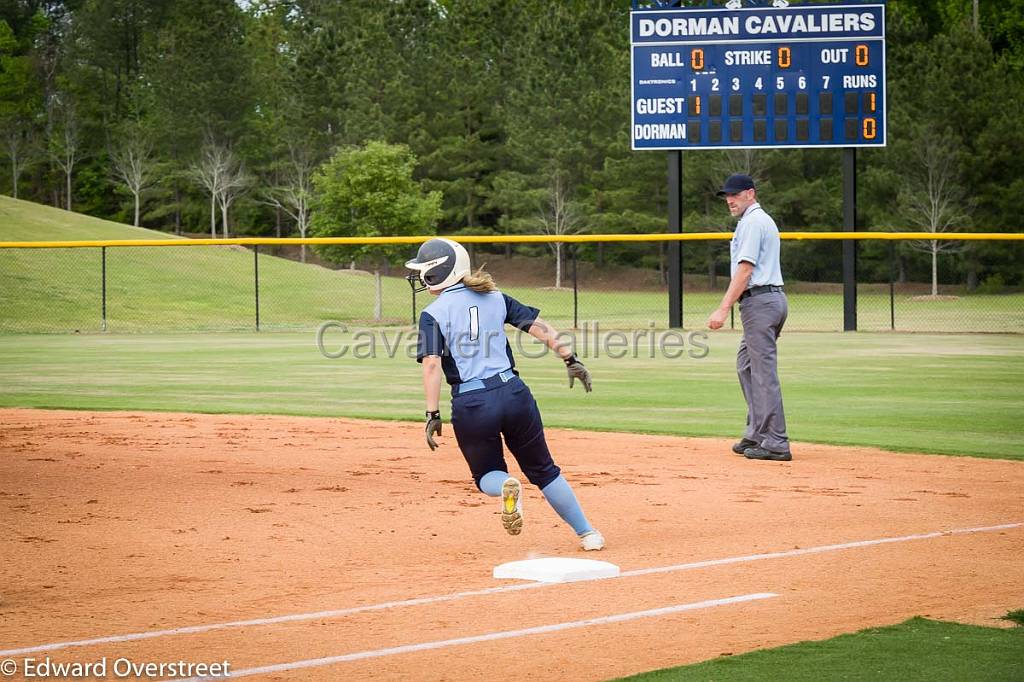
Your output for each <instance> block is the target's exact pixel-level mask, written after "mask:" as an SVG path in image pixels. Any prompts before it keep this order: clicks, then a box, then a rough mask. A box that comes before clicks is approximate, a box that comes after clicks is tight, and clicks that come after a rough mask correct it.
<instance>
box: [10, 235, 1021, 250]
mask: <svg viewBox="0 0 1024 682" xmlns="http://www.w3.org/2000/svg"><path fill="white" fill-rule="evenodd" d="M779 236H780V237H782V239H798V240H800V239H803V240H812V239H826V240H843V239H854V240H858V241H866V240H882V241H905V240H917V241H921V240H923V241H933V240H934V241H1024V233H1020V232H943V233H939V234H934V233H932V232H780V233H779ZM453 238H454V239H455V240H456V241H459V242H462V243H464V244H474V243H475V244H481V243H485V244H526V243H552V242H561V243H564V244H580V243H587V242H691V241H707V240H716V239H717V240H725V239H731V238H732V233H731V232H684V233H681V234H666V233H656V234H574V235H561V236H557V237H556V236H550V235H545V234H524V235H509V236H498V235H472V236H470V235H466V236H458V237H453ZM428 239H433V235H423V236H416V237H306V238H301V237H283V238H273V237H239V238H236V239H106V240H103V239H100V240H80V241H49V242H28V241H25V242H0V249H58V248H60V249H80V248H96V247H106V246H109V247H121V246H283V245H288V244H353V245H373V244H419V243H422V242H425V241H427V240H428Z"/></svg>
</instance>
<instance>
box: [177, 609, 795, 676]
mask: <svg viewBox="0 0 1024 682" xmlns="http://www.w3.org/2000/svg"><path fill="white" fill-rule="evenodd" d="M777 596H779V595H777V594H774V593H772V592H758V593H756V594H744V595H740V596H738V597H727V598H725V599H709V600H707V601H701V602H695V603H693V604H678V605H676V606H664V607H662V608H658V609H649V610H647V611H633V612H632V613H619V614H616V615H614V616H601V617H599V618H588V619H586V620H574V621H569V622H567V623H555V624H553V625H539V626H537V627H532V628H523V629H522V630H505V631H504V632H491V633H488V634H486V635H475V636H473V637H459V638H457V639H443V640H438V641H434V642H423V643H421V644H405V645H403V646H395V647H390V648H387V649H374V650H372V651H358V652H356V653H353V654H344V655H341V656H327V657H325V658H310V659H306V660H304V661H292V662H290V663H277V664H274V665H264V666H260V667H258V668H244V669H242V670H232V671H231V672H230V674H228V675H227V676H226V677H229V678H234V677H248V676H250V675H266V674H269V673H280V672H286V671H289V670H299V669H301V668H318V667H320V666H325V665H334V664H336V663H346V662H349V661H360V660H364V659H367V658H380V657H382V656H394V655H397V654H409V653H413V652H415V651H430V650H432V649H444V648H447V647H450V646H460V645H462V644H477V643H479V642H493V641H494V640H498V639H512V638H513V637H526V636H529V635H542V634H546V633H549V632H561V631H562V630H574V629H576V628H585V627H589V626H591V625H607V624H609V623H622V622H625V621H629V620H637V619H640V618H655V617H657V616H667V615H668V614H671V613H681V612H683V611H696V610H698V609H710V608H712V607H715V606H725V605H726V604H739V603H742V602H748V601H755V600H758V599H770V598H772V597H777ZM222 679H224V676H221V677H189V678H180V679H177V680H171V681H170V682H206V681H207V680H222Z"/></svg>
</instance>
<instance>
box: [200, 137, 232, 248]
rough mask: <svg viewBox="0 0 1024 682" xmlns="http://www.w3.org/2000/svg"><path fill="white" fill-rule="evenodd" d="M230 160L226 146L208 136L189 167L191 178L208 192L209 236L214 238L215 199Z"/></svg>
mask: <svg viewBox="0 0 1024 682" xmlns="http://www.w3.org/2000/svg"><path fill="white" fill-rule="evenodd" d="M230 161H231V158H230V152H229V151H228V149H227V147H224V146H222V145H220V144H217V143H216V142H214V141H213V140H212V139H210V138H209V137H208V138H207V141H206V143H205V144H204V145H203V148H202V150H201V151H200V153H199V161H198V162H196V163H194V164H193V165H192V167H191V175H192V177H193V179H195V180H196V181H197V182H199V184H201V185H202V186H203V187H204V188H206V191H207V192H209V193H210V236H211V237H213V238H214V239H216V238H217V199H218V197H219V196H220V193H221V191H223V187H224V182H225V176H226V174H227V172H228V165H229V164H230Z"/></svg>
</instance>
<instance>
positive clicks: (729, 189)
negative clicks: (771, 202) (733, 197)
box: [717, 173, 754, 196]
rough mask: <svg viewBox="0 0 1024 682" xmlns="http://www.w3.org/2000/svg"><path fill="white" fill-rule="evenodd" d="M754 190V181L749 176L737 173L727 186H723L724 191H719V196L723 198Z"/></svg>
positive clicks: (730, 177)
mask: <svg viewBox="0 0 1024 682" xmlns="http://www.w3.org/2000/svg"><path fill="white" fill-rule="evenodd" d="M747 189H754V179H753V178H752V177H750V176H749V175H743V174H741V173H736V174H735V175H730V176H729V177H728V178H727V179H726V181H725V184H724V185H722V189H720V190H718V192H717V195H718V196H723V195H725V194H739V193H740V192H742V191H743V190H747Z"/></svg>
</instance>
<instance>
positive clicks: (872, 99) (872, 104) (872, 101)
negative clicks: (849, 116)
mask: <svg viewBox="0 0 1024 682" xmlns="http://www.w3.org/2000/svg"><path fill="white" fill-rule="evenodd" d="M867 108H868V111H871V112H873V111H874V110H875V93H873V92H869V93H868V107H867Z"/></svg>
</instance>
